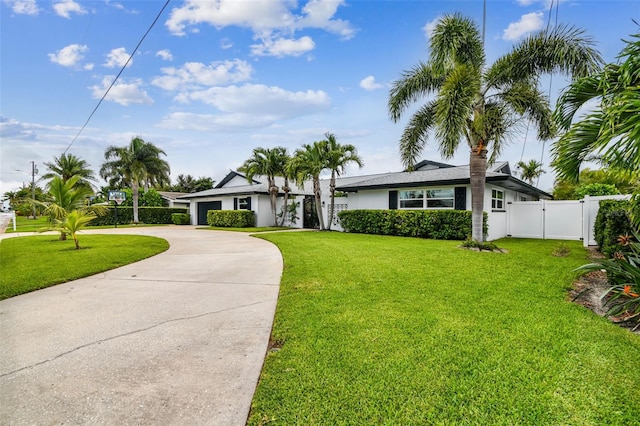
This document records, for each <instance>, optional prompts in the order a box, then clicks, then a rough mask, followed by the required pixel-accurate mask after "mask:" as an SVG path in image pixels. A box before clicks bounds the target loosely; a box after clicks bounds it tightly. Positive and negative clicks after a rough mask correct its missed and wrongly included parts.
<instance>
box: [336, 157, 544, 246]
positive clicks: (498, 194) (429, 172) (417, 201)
mask: <svg viewBox="0 0 640 426" xmlns="http://www.w3.org/2000/svg"><path fill="white" fill-rule="evenodd" d="M336 190H337V191H341V192H344V193H346V194H347V195H348V197H347V200H348V208H349V209H350V210H351V209H406V210H420V209H424V210H429V209H455V210H471V181H470V175H469V166H468V165H466V166H452V165H449V164H444V163H438V162H435V161H429V160H425V161H422V162H420V163H418V164H417V165H416V167H415V170H414V171H411V172H407V171H403V172H397V173H385V174H382V175H375V176H362V177H361V179H354V178H351V179H350V180H349V181H348V182H347V181H340V182H339V183H338V184H337V185H336ZM551 198H552V196H551V194H548V193H546V192H544V191H541V190H540V189H538V188H536V187H534V186H532V185H530V184H528V183H526V182H524V181H522V180H520V179H518V178H516V177H514V176H513V175H512V174H511V169H510V167H509V163H508V162H498V163H494V164H493V165H492V166H490V167H489V168H488V169H487V175H486V188H485V196H484V211H485V212H487V213H488V223H489V235H488V239H489V240H494V239H497V238H502V237H505V236H506V235H507V232H506V226H507V222H506V206H507V204H506V203H508V202H513V201H537V200H540V199H551Z"/></svg>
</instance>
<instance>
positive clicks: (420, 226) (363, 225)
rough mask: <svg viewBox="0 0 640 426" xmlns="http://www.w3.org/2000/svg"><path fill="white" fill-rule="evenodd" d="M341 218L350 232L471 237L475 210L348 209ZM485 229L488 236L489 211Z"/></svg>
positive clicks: (404, 235)
mask: <svg viewBox="0 0 640 426" xmlns="http://www.w3.org/2000/svg"><path fill="white" fill-rule="evenodd" d="M338 217H339V218H340V223H341V225H342V228H343V229H344V230H345V231H346V232H354V233H361V234H378V235H397V236H402V237H418V238H432V239H436V240H465V239H467V238H470V237H471V212H470V211H467V210H344V211H341V212H340V213H338ZM483 229H484V233H485V235H486V234H487V232H488V225H487V214H486V213H484V223H483Z"/></svg>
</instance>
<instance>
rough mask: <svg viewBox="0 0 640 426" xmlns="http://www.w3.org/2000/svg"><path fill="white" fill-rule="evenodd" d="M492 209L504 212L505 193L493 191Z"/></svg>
mask: <svg viewBox="0 0 640 426" xmlns="http://www.w3.org/2000/svg"><path fill="white" fill-rule="evenodd" d="M491 209H492V210H504V191H500V190H498V189H492V190H491Z"/></svg>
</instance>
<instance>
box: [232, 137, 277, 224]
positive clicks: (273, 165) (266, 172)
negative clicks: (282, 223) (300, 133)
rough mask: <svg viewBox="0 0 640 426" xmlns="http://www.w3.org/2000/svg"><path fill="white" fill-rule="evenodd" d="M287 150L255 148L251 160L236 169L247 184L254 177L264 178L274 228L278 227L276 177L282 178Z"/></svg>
mask: <svg viewBox="0 0 640 426" xmlns="http://www.w3.org/2000/svg"><path fill="white" fill-rule="evenodd" d="M287 157H288V155H287V149H286V148H284V147H281V146H277V147H275V148H255V149H254V150H253V155H252V156H251V158H249V159H248V160H246V161H245V162H244V164H243V165H242V166H241V167H239V168H238V171H240V172H242V173H244V174H245V176H246V178H247V180H248V181H249V182H252V181H253V178H254V177H255V176H258V175H260V176H265V177H266V178H267V186H268V191H269V201H270V203H271V213H272V214H273V223H274V226H278V211H277V201H278V192H279V188H278V186H277V185H276V180H275V177H276V176H282V174H283V173H284V167H285V163H286V158H287Z"/></svg>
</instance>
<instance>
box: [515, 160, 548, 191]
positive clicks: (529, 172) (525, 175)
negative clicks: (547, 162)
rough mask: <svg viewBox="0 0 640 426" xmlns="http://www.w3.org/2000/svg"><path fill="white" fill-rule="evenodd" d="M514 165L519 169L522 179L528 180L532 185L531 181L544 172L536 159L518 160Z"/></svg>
mask: <svg viewBox="0 0 640 426" xmlns="http://www.w3.org/2000/svg"><path fill="white" fill-rule="evenodd" d="M516 166H517V167H518V168H519V169H520V177H521V178H522V180H524V181H526V182H529V184H530V185H533V181H534V180H536V179H538V178H539V177H540V175H542V174H543V173H546V172H545V171H544V170H542V163H541V162H539V161H536V160H529V161H528V162H527V163H525V162H524V161H518V163H516Z"/></svg>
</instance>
